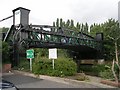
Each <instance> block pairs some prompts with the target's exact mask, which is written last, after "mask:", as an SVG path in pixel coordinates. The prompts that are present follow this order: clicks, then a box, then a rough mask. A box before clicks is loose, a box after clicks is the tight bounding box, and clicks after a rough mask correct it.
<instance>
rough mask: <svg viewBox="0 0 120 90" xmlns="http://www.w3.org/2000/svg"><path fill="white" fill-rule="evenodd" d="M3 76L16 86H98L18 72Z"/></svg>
mask: <svg viewBox="0 0 120 90" xmlns="http://www.w3.org/2000/svg"><path fill="white" fill-rule="evenodd" d="M3 78H4V79H5V80H7V81H10V82H12V83H14V85H15V86H17V87H18V88H100V87H98V86H95V85H91V84H87V83H82V82H81V83H79V84H77V83H60V82H54V81H50V80H45V79H38V78H34V77H30V76H24V75H20V74H10V75H4V76H3Z"/></svg>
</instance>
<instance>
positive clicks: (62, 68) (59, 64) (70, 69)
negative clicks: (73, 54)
mask: <svg viewBox="0 0 120 90" xmlns="http://www.w3.org/2000/svg"><path fill="white" fill-rule="evenodd" d="M76 72H77V65H76V63H75V62H74V61H73V60H72V59H70V58H58V59H57V60H55V68H54V70H53V67H52V60H49V59H48V58H40V59H38V58H36V59H35V61H34V63H33V73H35V74H43V75H50V76H61V77H63V76H71V75H74V74H76Z"/></svg>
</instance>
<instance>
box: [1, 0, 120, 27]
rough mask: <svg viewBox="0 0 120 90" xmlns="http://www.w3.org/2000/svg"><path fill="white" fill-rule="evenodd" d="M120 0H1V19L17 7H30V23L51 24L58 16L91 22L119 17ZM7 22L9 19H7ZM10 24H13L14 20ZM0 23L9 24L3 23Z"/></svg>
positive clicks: (64, 18) (100, 21)
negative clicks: (119, 5) (119, 6)
mask: <svg viewBox="0 0 120 90" xmlns="http://www.w3.org/2000/svg"><path fill="white" fill-rule="evenodd" d="M118 1H119V0H11V1H8V0H1V3H0V11H1V12H2V13H1V14H0V19H3V18H4V17H7V16H9V15H11V14H12V10H13V9H15V8H17V7H24V8H27V9H30V10H31V12H30V23H33V24H49V25H52V22H53V21H55V20H56V18H63V20H67V19H73V20H74V21H75V22H81V23H85V22H88V23H89V24H92V23H102V22H105V21H106V20H107V19H108V18H115V19H117V11H118ZM6 22H7V21H6ZM9 24H12V22H11V23H10V22H9ZM0 25H1V26H2V25H7V24H1V23H0Z"/></svg>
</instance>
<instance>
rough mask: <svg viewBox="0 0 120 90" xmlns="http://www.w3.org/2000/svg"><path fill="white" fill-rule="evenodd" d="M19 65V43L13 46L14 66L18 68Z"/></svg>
mask: <svg viewBox="0 0 120 90" xmlns="http://www.w3.org/2000/svg"><path fill="white" fill-rule="evenodd" d="M18 64H19V45H18V43H14V44H13V66H18Z"/></svg>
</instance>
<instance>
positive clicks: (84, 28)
mask: <svg viewBox="0 0 120 90" xmlns="http://www.w3.org/2000/svg"><path fill="white" fill-rule="evenodd" d="M55 23H56V24H55ZM53 26H55V27H64V28H67V29H71V30H75V31H78V32H83V33H86V34H88V32H89V31H88V29H89V26H88V24H87V23H85V24H83V23H82V24H80V23H79V22H77V24H76V25H75V23H74V20H72V19H71V20H70V19H68V20H67V21H63V19H62V18H60V19H59V18H57V20H56V21H55V22H53Z"/></svg>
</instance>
